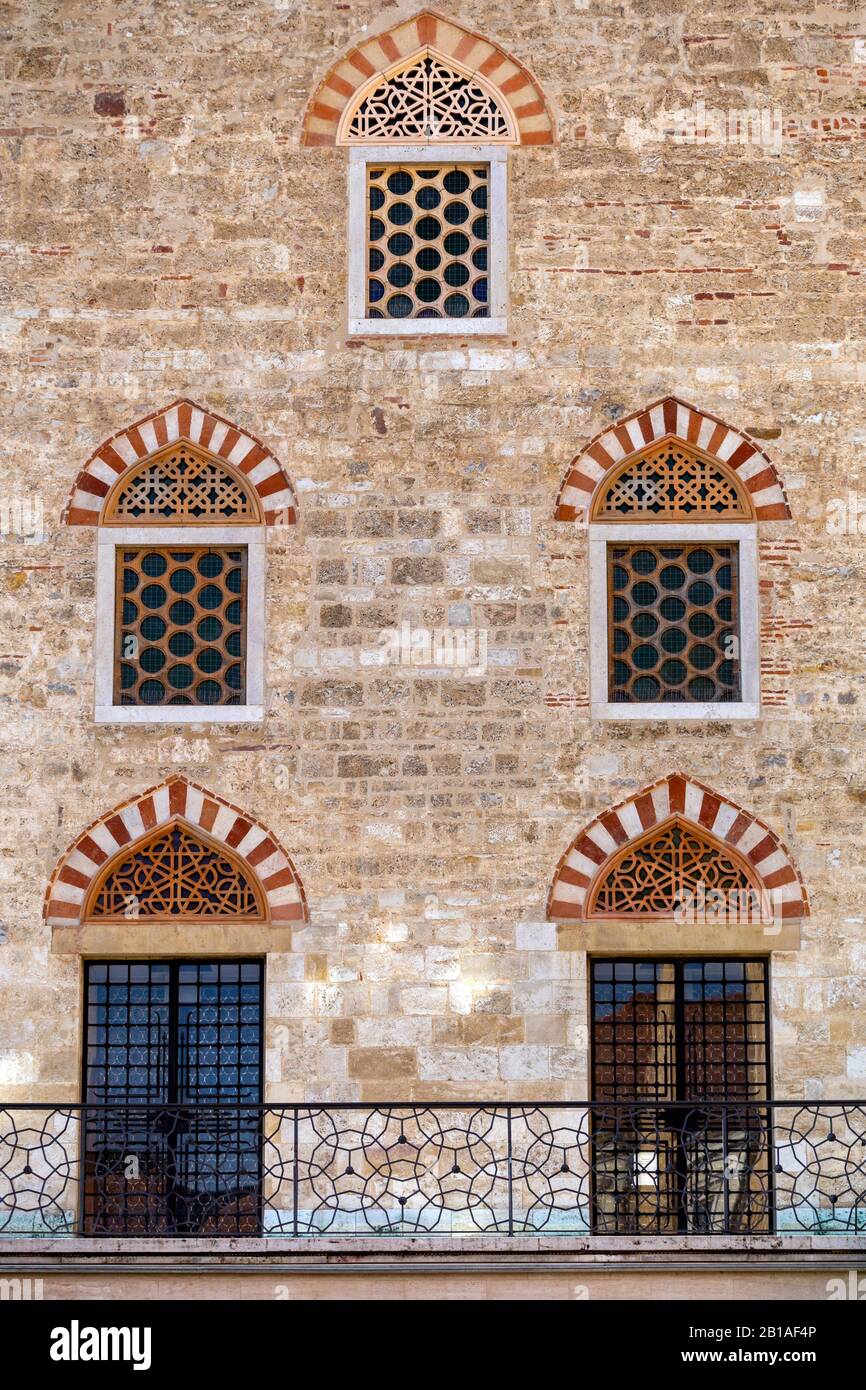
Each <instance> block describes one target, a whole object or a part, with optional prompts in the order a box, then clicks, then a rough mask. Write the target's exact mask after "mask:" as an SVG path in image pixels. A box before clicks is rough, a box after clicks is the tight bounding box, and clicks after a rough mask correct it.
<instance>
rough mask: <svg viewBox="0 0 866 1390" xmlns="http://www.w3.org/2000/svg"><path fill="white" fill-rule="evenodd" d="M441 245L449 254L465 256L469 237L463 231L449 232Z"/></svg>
mask: <svg viewBox="0 0 866 1390" xmlns="http://www.w3.org/2000/svg"><path fill="white" fill-rule="evenodd" d="M443 245H444V247H445V250H446V251H447V252H448V255H449V256H465V255H466V252H467V251H468V250H469V238H468V236H467V235H466V233H465V232H449V233H448V235H447V237H446V238H445V241H444V242H443Z"/></svg>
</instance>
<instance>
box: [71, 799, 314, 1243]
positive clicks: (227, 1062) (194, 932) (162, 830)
mask: <svg viewBox="0 0 866 1390" xmlns="http://www.w3.org/2000/svg"><path fill="white" fill-rule="evenodd" d="M45 915H46V917H47V919H48V922H49V923H50V925H51V935H52V943H51V944H52V950H53V951H55V952H59V953H63V954H66V953H71V954H76V955H81V956H84V957H86V959H85V960H84V962H83V966H84V969H83V974H84V999H85V1008H84V1016H83V1027H82V1033H83V1038H82V1043H83V1048H82V1051H83V1058H84V1067H83V1077H84V1084H83V1095H82V1101H83V1102H84V1108H83V1109H82V1111H81V1112H79V1114H78V1120H79V1122H80V1125H81V1144H80V1155H79V1157H80V1174H81V1193H82V1216H83V1224H84V1231H85V1233H87V1234H94V1235H125V1234H135V1235H145V1234H150V1235H178V1234H180V1235H193V1234H197V1235H237V1234H243V1233H249V1234H255V1233H257V1232H258V1230H259V1220H260V1210H261V1189H260V1147H261V1113H260V1110H259V1105H260V1102H261V1100H262V1097H263V1083H264V1076H265V1048H266V1030H265V990H264V986H265V960H264V959H263V957H266V956H267V954H268V953H270V952H272V951H279V952H287V951H289V950H291V944H292V942H291V931H292V924H293V923H295V922H298V923H300V922H304V921H305V920H306V909H305V904H304V895H303V889H302V887H301V883H300V880H299V878H298V875H297V873H296V871H295V869H294V866H293V865H292V863H291V861H290V860H289V858H288V855H287V854H286V853H285V851H284V850H283V849H282V848H281V846H280V844H279V843H278V841H277V840H275V839H274V837H273V836H272V835H271V834H270V833H269V831H268V830H267V829H266V827H265V826H263V825H261V824H260V823H259V822H258V821H256V820H254V819H253V818H252V817H251V816H247V815H245V814H244V813H242V812H241V811H239V810H238V809H237V808H236V807H234V806H232V805H231V803H230V802H228V801H226V800H224V799H223V798H222V797H218V796H214V795H213V794H212V793H211V792H208V791H206V790H205V789H204V788H203V787H197V786H195V785H193V784H192V783H189V782H186V781H185V780H184V779H182V778H172V779H171V780H170V781H169V782H167V783H164V784H163V785H161V786H159V787H152V788H150V790H148V791H146V792H144V793H142V794H141V795H140V796H137V797H134V798H133V799H132V800H130V801H127V802H125V803H123V804H122V805H120V806H118V807H116V808H115V809H114V810H112V811H110V812H108V813H107V814H105V815H103V816H101V817H100V818H99V819H98V820H96V821H94V822H93V824H92V825H90V826H89V827H88V828H87V830H85V831H84V832H83V833H82V834H80V835H79V836H78V837H77V839H76V840H75V841H74V843H73V844H72V845H71V846H70V847H69V849H68V850H67V851H66V853H65V854H64V855H63V857H62V859H61V860H60V862H59V864H58V865H57V867H56V869H55V872H54V875H53V877H52V880H51V883H50V885H49V888H48V892H47V894H46V902H45ZM130 1157H133V1158H134V1159H135V1162H134V1164H130Z"/></svg>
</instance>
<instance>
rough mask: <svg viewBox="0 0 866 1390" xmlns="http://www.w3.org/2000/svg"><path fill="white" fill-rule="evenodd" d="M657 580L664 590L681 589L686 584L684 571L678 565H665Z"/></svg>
mask: <svg viewBox="0 0 866 1390" xmlns="http://www.w3.org/2000/svg"><path fill="white" fill-rule="evenodd" d="M659 579H660V580H661V582H662V584H663V585H664V587H665V588H666V589H681V588H682V587H683V585H684V584H685V582H686V574H685V570H681V569H680V567H679V565H665V567H664V569H663V570H662V572H661V574H660V575H659Z"/></svg>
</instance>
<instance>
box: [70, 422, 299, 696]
mask: <svg viewBox="0 0 866 1390" xmlns="http://www.w3.org/2000/svg"><path fill="white" fill-rule="evenodd" d="M295 515H296V512H295V498H294V493H293V491H292V487H291V484H290V483H289V480H288V478H287V477H286V474H285V473H284V471H283V469H282V468H281V466H280V465H279V464H278V463H277V461H276V459H274V458H273V456H272V455H271V454H270V453H269V451H268V450H267V449H266V448H265V447H264V446H263V445H262V444H261V443H260V442H259V441H258V440H256V439H254V438H253V437H252V436H251V435H249V434H246V433H245V432H243V431H242V430H240V429H239V428H238V427H237V426H235V425H232V424H231V422H230V421H228V420H222V419H221V418H220V417H219V416H216V415H213V414H211V413H210V412H208V411H206V410H203V409H202V408H201V407H199V406H197V405H195V404H194V402H192V401H176V402H174V403H173V404H172V405H170V406H168V407H167V408H166V409H165V410H162V411H158V412H157V413H156V414H155V415H152V416H148V417H147V419H145V420H139V421H138V422H137V423H136V424H135V425H131V426H129V427H128V428H127V429H126V430H124V431H122V432H121V433H120V434H118V435H115V436H114V437H113V438H112V439H110V440H108V441H106V443H105V444H103V445H102V446H101V447H100V448H99V449H97V450H96V452H95V453H94V454H93V455H92V457H91V458H90V459H89V460H88V462H87V463H86V464H85V466H84V468H83V469H82V471H81V473H80V474H79V477H78V479H77V481H76V484H75V487H74V489H73V493H72V496H71V498H70V502H69V505H68V507H67V511H66V520H67V521H68V522H69V524H71V525H92V524H95V525H97V526H98V528H99V529H98V549H97V556H98V558H97V633H96V719H97V721H98V722H100V723H123V722H132V721H134V722H136V723H142V722H163V723H165V722H171V723H178V722H188V721H190V720H195V721H196V722H199V721H202V720H207V721H214V720H223V721H233V722H242V721H249V720H258V719H261V718H262V717H263V714H264V624H263V610H264V578H265V576H264V553H265V545H264V537H265V532H264V528H265V526H266V525H282V524H291V523H292V522H293V521H294V520H295Z"/></svg>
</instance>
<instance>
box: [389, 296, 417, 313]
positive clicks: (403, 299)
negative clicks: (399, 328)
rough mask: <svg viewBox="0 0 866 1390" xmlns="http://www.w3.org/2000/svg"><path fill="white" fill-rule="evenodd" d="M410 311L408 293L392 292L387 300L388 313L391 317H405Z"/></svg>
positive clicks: (410, 303)
mask: <svg viewBox="0 0 866 1390" xmlns="http://www.w3.org/2000/svg"><path fill="white" fill-rule="evenodd" d="M411 312H412V301H411V299H410V298H409V296H408V294H392V295H391V298H390V299H389V300H388V313H389V314H390V316H391V318H392V319H407V318H408V317H409V315H410V314H411Z"/></svg>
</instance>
